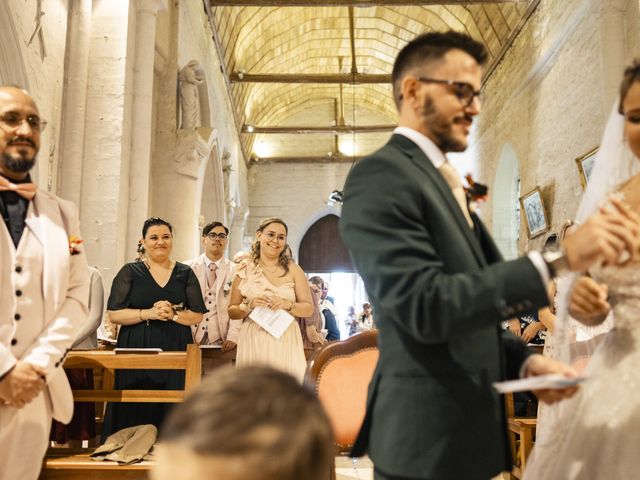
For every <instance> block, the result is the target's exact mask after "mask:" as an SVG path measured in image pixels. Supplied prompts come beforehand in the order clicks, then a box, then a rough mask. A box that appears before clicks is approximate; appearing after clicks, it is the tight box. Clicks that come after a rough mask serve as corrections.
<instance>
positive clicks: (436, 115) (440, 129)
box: [420, 97, 467, 153]
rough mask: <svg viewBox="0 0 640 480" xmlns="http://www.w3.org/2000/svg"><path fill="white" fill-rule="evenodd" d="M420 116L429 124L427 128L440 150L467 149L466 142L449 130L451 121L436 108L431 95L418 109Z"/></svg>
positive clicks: (451, 124) (462, 150)
mask: <svg viewBox="0 0 640 480" xmlns="http://www.w3.org/2000/svg"><path fill="white" fill-rule="evenodd" d="M420 116H421V117H422V119H423V121H424V123H425V125H429V130H430V131H431V132H432V133H433V135H434V136H435V142H434V143H435V144H436V145H437V146H438V147H439V148H440V150H441V151H442V152H444V153H447V152H464V151H465V150H466V149H467V144H466V142H462V141H460V140H458V139H457V138H455V137H454V136H453V133H452V131H451V130H452V128H453V122H452V121H451V120H448V119H447V118H446V117H445V116H444V115H443V114H441V113H440V112H438V111H437V110H436V108H435V106H434V105H433V99H432V98H431V97H427V98H426V100H425V102H424V105H423V106H422V109H421V110H420Z"/></svg>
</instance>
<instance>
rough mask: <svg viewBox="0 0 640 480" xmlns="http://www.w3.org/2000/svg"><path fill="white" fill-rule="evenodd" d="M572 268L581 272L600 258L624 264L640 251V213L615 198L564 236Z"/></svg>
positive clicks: (603, 261) (607, 261)
mask: <svg viewBox="0 0 640 480" xmlns="http://www.w3.org/2000/svg"><path fill="white" fill-rule="evenodd" d="M564 247H565V251H566V255H567V257H566V258H567V263H568V265H569V269H570V270H573V271H576V272H579V271H584V270H586V269H587V268H589V267H590V266H591V265H594V264H596V263H598V262H601V263H602V264H604V265H622V264H626V263H629V262H633V261H636V260H637V259H638V256H639V252H640V216H638V214H637V213H635V212H634V211H633V210H632V209H631V207H629V206H628V205H627V204H625V203H624V202H622V201H621V200H618V199H616V198H610V205H608V206H606V207H602V208H600V210H599V211H598V212H597V213H595V214H593V215H592V216H591V217H589V218H588V219H587V220H586V221H585V222H584V223H583V224H582V225H581V226H580V227H578V229H577V230H575V232H573V233H572V234H571V235H569V236H567V237H566V238H565V240H564Z"/></svg>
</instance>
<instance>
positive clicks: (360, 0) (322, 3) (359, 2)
mask: <svg viewBox="0 0 640 480" xmlns="http://www.w3.org/2000/svg"><path fill="white" fill-rule="evenodd" d="M527 1H528V0H446V1H443V0H422V1H420V0H210V3H211V6H212V7H347V6H349V7H372V6H376V5H380V6H387V7H389V6H429V5H443V4H444V5H473V4H482V3H526V2H527Z"/></svg>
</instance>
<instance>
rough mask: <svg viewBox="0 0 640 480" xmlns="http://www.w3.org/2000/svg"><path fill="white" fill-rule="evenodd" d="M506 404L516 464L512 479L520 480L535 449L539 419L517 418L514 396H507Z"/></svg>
mask: <svg viewBox="0 0 640 480" xmlns="http://www.w3.org/2000/svg"><path fill="white" fill-rule="evenodd" d="M504 402H505V409H506V413H507V430H508V435H509V447H510V449H511V458H512V459H513V462H514V465H513V469H512V470H511V474H510V477H511V479H514V478H518V479H520V478H522V477H523V476H524V470H525V468H526V466H527V459H528V458H529V454H530V453H531V449H532V448H533V437H534V436H535V433H536V425H537V419H536V418H534V417H516V416H515V407H514V404H513V394H511V393H507V394H505V398H504ZM518 439H519V440H520V445H518V444H517V440H518ZM518 457H519V458H520V464H519V465H517V464H516V463H517V462H516V459H517V458H518Z"/></svg>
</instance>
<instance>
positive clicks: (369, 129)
mask: <svg viewBox="0 0 640 480" xmlns="http://www.w3.org/2000/svg"><path fill="white" fill-rule="evenodd" d="M396 127H397V125H362V126H355V127H353V126H351V125H337V126H335V127H332V126H327V127H254V126H251V125H244V126H243V127H242V133H250V134H253V135H255V134H259V133H260V134H280V135H282V134H284V135H287V134H294V135H297V134H309V133H312V134H329V135H338V134H341V133H379V132H392V131H393V130H394V129H395V128H396Z"/></svg>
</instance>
